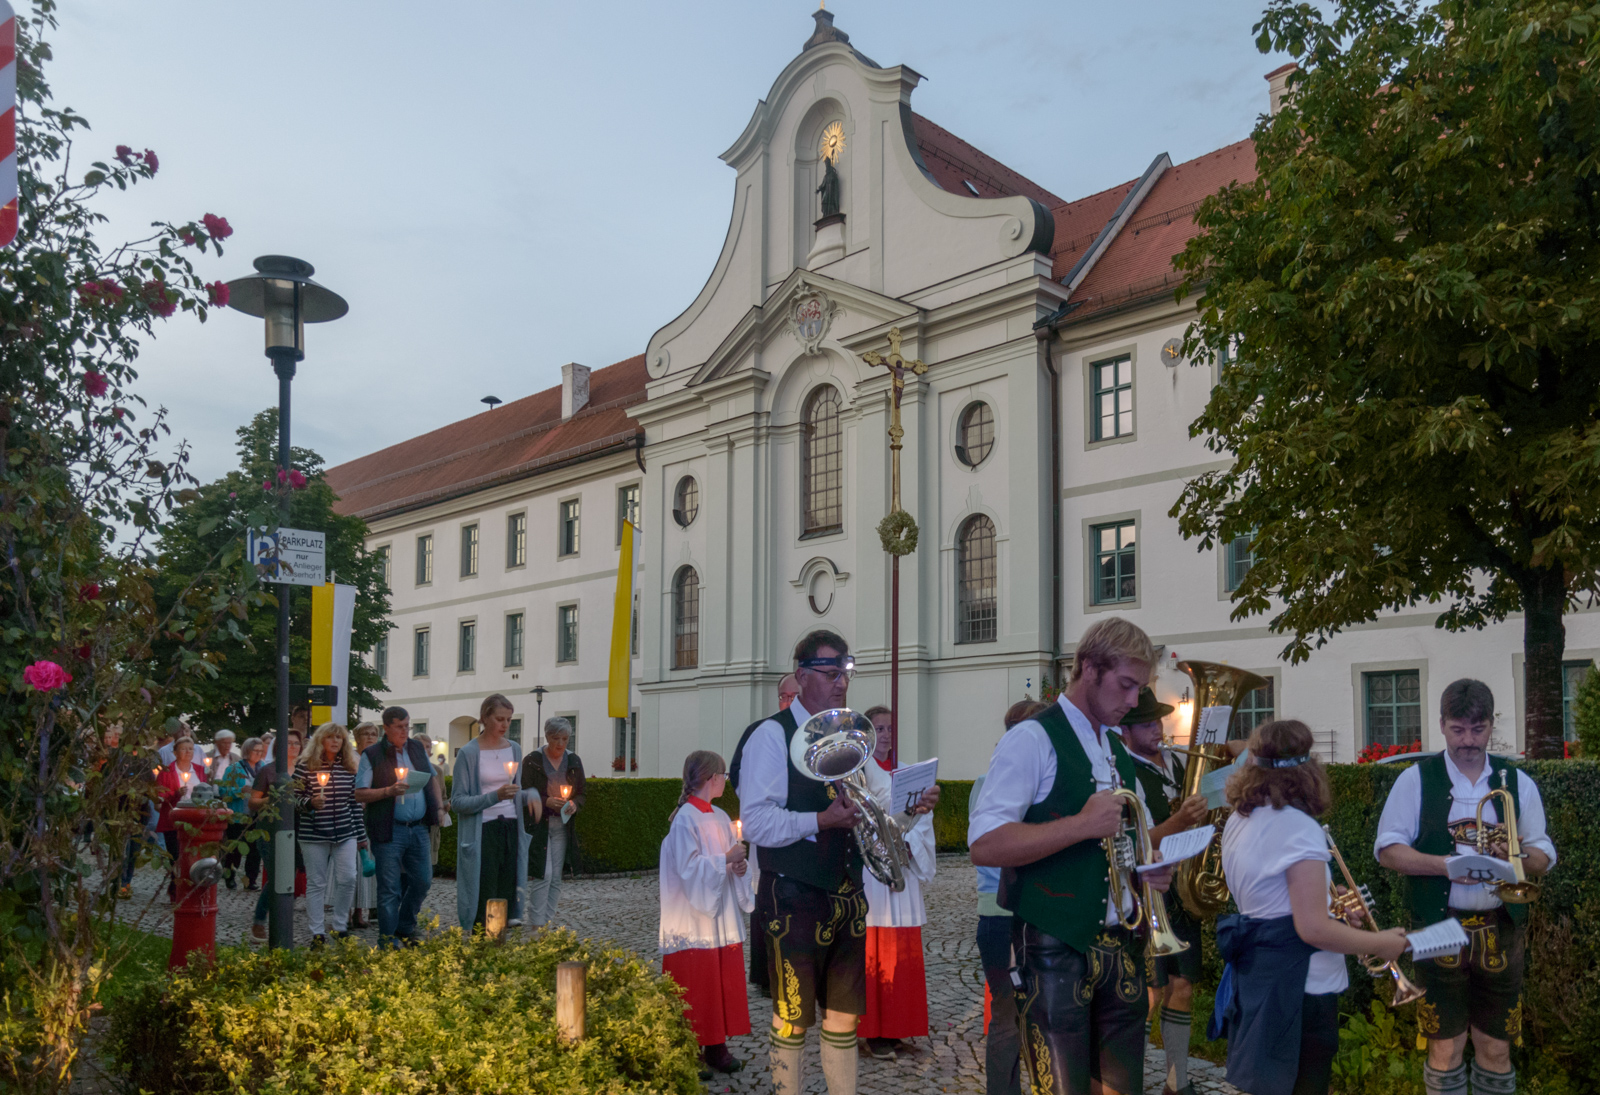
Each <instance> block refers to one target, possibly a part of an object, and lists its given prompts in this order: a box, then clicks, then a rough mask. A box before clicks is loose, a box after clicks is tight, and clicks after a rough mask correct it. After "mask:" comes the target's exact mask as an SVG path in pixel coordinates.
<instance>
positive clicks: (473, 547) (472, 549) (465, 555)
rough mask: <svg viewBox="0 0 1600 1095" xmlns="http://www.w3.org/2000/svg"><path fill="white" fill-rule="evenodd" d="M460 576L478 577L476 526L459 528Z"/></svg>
mask: <svg viewBox="0 0 1600 1095" xmlns="http://www.w3.org/2000/svg"><path fill="white" fill-rule="evenodd" d="M461 576H462V577H463V578H476V577H477V576H478V526H477V525H462V526H461Z"/></svg>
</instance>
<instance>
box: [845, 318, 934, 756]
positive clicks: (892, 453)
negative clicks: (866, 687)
mask: <svg viewBox="0 0 1600 1095" xmlns="http://www.w3.org/2000/svg"><path fill="white" fill-rule="evenodd" d="M901 337H902V336H901V334H900V328H898V327H891V328H889V352H888V353H886V354H880V353H878V352H877V351H876V350H873V351H871V352H870V353H865V354H862V355H861V360H862V361H865V362H866V363H867V364H868V365H872V366H879V365H881V366H883V367H884V368H886V369H888V370H889V376H890V378H891V380H892V382H893V383H892V389H891V390H892V393H893V398H892V400H891V403H890V410H889V466H890V482H891V484H892V487H891V491H890V500H889V516H887V517H885V518H884V519H883V520H882V521H881V522H880V523H879V524H878V539H879V540H881V541H882V542H883V550H884V551H886V552H888V553H889V556H890V558H891V560H892V563H891V570H890V586H889V590H890V592H889V764H890V765H891V766H898V765H899V763H900V556H902V555H910V554H911V553H912V552H913V551H916V550H917V522H916V520H915V519H914V518H913V517H912V516H911V514H909V513H907V512H906V511H905V508H904V507H903V506H901V504H900V450H901V449H902V448H903V447H904V446H903V444H902V442H903V441H904V439H905V436H906V431H905V429H904V427H902V426H901V425H900V398H901V396H902V395H903V394H904V392H905V390H906V373H908V372H910V373H913V374H915V375H917V376H921V375H922V374H923V373H925V372H927V371H928V366H927V365H926V364H924V363H923V362H921V361H918V360H916V359H915V358H913V359H911V360H909V361H908V360H906V358H905V356H904V355H903V354H902V353H901V352H900V340H901Z"/></svg>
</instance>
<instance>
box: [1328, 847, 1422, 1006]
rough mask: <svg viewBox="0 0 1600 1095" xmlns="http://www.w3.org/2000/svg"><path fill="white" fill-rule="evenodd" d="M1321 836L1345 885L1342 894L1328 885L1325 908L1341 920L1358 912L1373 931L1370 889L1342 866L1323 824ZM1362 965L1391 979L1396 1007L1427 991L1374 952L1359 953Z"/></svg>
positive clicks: (1372, 973) (1398, 967)
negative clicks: (1342, 876) (1326, 843)
mask: <svg viewBox="0 0 1600 1095" xmlns="http://www.w3.org/2000/svg"><path fill="white" fill-rule="evenodd" d="M1322 835H1323V836H1325V837H1327V838H1328V851H1330V852H1332V853H1333V861H1334V862H1335V863H1337V864H1339V873H1340V874H1342V875H1344V885H1345V891H1344V893H1340V892H1339V891H1338V890H1337V889H1335V888H1334V886H1333V883H1331V882H1330V883H1329V884H1328V890H1329V899H1328V911H1329V912H1330V913H1332V914H1333V915H1334V916H1335V917H1337V918H1339V919H1340V920H1344V921H1348V920H1349V919H1350V914H1351V913H1354V912H1359V913H1361V914H1362V916H1363V917H1364V918H1365V920H1364V922H1365V924H1366V926H1367V927H1368V928H1369V929H1370V930H1372V931H1378V930H1379V929H1378V921H1377V919H1376V918H1375V917H1374V916H1373V915H1372V891H1371V890H1368V889H1367V888H1366V887H1365V886H1363V885H1360V884H1358V883H1357V882H1356V880H1355V878H1354V877H1353V876H1352V875H1351V874H1350V868H1349V867H1347V866H1345V862H1344V856H1342V855H1340V854H1339V845H1337V844H1335V843H1334V840H1333V830H1332V829H1330V828H1328V827H1327V826H1326V825H1324V826H1323V827H1322ZM1361 968H1362V969H1364V970H1366V971H1367V972H1368V973H1370V974H1371V975H1372V976H1374V977H1382V976H1383V975H1384V974H1386V973H1387V974H1388V975H1389V976H1390V977H1392V978H1394V1006H1395V1007H1401V1006H1402V1005H1405V1004H1409V1003H1411V1002H1412V1001H1413V1000H1420V999H1422V994H1423V993H1424V992H1426V991H1427V990H1426V989H1424V988H1423V987H1422V986H1421V985H1418V984H1416V983H1415V982H1413V981H1412V980H1411V978H1409V977H1407V976H1406V975H1405V973H1404V972H1403V971H1402V970H1401V969H1400V965H1399V963H1397V962H1383V961H1380V960H1379V959H1378V958H1377V957H1376V956H1375V955H1371V954H1366V955H1362V956H1361Z"/></svg>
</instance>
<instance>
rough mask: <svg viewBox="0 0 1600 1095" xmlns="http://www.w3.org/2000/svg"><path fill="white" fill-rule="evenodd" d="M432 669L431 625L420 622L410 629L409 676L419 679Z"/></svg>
mask: <svg viewBox="0 0 1600 1095" xmlns="http://www.w3.org/2000/svg"><path fill="white" fill-rule="evenodd" d="M432 670H433V627H432V626H431V625H429V624H422V625H420V626H418V627H413V628H412V629H411V678H412V680H420V679H421V678H423V677H426V676H429V675H430V673H431V672H432Z"/></svg>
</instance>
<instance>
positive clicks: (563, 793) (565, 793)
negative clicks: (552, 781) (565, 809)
mask: <svg viewBox="0 0 1600 1095" xmlns="http://www.w3.org/2000/svg"><path fill="white" fill-rule="evenodd" d="M570 794H572V788H571V787H562V788H561V797H562V798H566V797H567V796H568V795H570Z"/></svg>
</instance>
